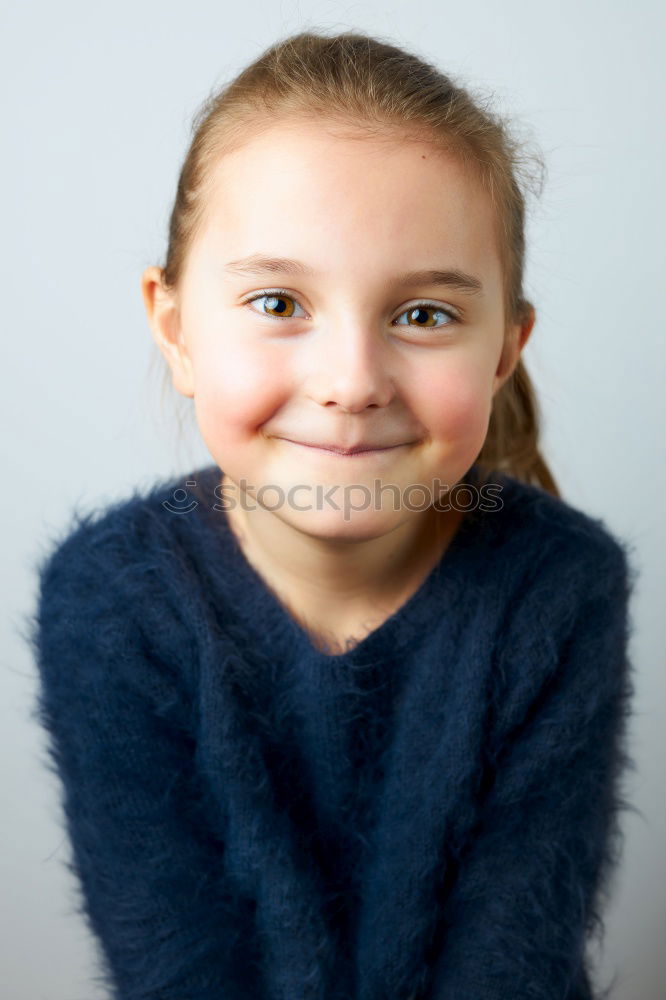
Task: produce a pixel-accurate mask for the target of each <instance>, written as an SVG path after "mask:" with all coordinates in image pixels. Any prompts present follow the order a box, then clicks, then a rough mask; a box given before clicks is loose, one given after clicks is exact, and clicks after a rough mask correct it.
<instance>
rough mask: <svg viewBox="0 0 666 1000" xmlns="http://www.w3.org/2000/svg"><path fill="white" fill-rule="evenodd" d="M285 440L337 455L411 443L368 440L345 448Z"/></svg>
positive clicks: (386, 449) (384, 448)
mask: <svg viewBox="0 0 666 1000" xmlns="http://www.w3.org/2000/svg"><path fill="white" fill-rule="evenodd" d="M284 440H285V441H291V443H292V444H300V445H303V446H304V447H306V448H318V449H320V450H322V451H332V452H335V454H336V455H358V454H361V453H362V452H365V451H390V450H391V449H392V448H400V447H402V445H403V444H409V443H411V442H407V441H400V442H398V443H397V444H374V443H372V442H366V443H361V444H356V445H353V446H352V447H349V448H345V447H343V446H341V445H337V444H327V443H322V444H318V443H317V442H314V441H295V440H294V439H293V438H284Z"/></svg>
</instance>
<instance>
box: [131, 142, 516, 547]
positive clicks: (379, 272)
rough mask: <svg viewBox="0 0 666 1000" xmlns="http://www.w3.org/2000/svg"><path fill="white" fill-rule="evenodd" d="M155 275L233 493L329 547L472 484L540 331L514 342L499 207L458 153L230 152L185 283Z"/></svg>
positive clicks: (180, 384)
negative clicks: (253, 499)
mask: <svg viewBox="0 0 666 1000" xmlns="http://www.w3.org/2000/svg"><path fill="white" fill-rule="evenodd" d="M258 256H262V257H269V258H282V259H290V260H291V261H292V262H294V261H295V262H299V264H301V265H305V267H301V268H299V267H297V266H294V265H293V264H291V265H290V264H287V263H283V264H280V265H278V264H277V263H275V262H274V263H273V265H267V264H266V263H263V264H262V263H260V262H258V261H257V262H256V263H255V265H254V267H253V269H252V270H250V264H249V263H247V258H249V257H255V258H256V257H258ZM243 260H245V261H246V263H244V264H241V263H238V262H240V261H243ZM232 262H236V263H235V264H234V265H233V266H232ZM452 271H456V272H459V277H460V275H464V280H463V281H460V282H459V283H458V284H454V283H452V276H451V274H450V273H449V274H448V275H447V274H440V275H439V276H437V275H435V274H430V275H428V274H421V275H420V276H417V275H416V274H415V272H452ZM410 273H411V275H412V277H406V275H408V274H410ZM158 275H159V271H158V269H156V268H149V269H148V270H147V271H146V272H145V273H144V278H143V288H144V299H145V302H146V306H147V309H148V313H149V318H150V322H151V327H152V330H153V334H154V336H155V338H156V340H157V342H158V344H159V346H160V348H161V349H162V351H163V353H164V355H165V357H166V358H167V360H168V362H169V364H170V366H171V369H172V373H173V380H174V385H175V387H176V388H177V389H178V390H179V391H180V392H182V393H183V394H184V395H187V396H193V397H194V406H195V411H196V418H197V422H198V425H199V429H200V431H201V434H202V437H203V439H204V441H205V443H206V445H207V447H208V450H209V451H210V454H211V456H212V457H213V459H214V460H215V462H216V463H217V464H218V465H219V467H220V468H221V469H222V470H223V472H224V473H225V483H226V482H228V481H229V480H231V481H233V482H234V483H236V484H239V483H241V481H242V480H243V481H244V482H245V485H246V487H247V488H248V489H249V490H250V493H251V494H252V495H253V496H256V493H257V490H258V489H260V488H261V487H263V493H262V494H260V500H261V503H262V504H263V505H264V506H265V507H267V508H273V515H272V516H273V517H277V518H279V519H280V520H281V521H282V522H283V523H284V524H285V525H290V526H291V527H292V528H294V529H296V530H298V531H301V532H306V533H309V534H311V535H313V536H317V537H320V538H330V539H345V540H352V539H363V538H371V537H378V536H379V535H383V534H386V533H387V532H390V531H391V530H393V529H395V528H396V527H398V526H399V525H401V524H404V523H405V522H406V520H407V519H409V518H413V517H415V516H416V515H417V512H418V511H419V510H420V509H422V508H423V507H424V506H425V504H424V499H425V498H428V499H429V501H432V500H434V499H437V496H438V493H439V489H441V487H447V486H452V485H454V484H455V483H456V482H458V481H459V480H460V479H461V477H463V476H464V474H465V473H466V472H467V471H468V470H469V468H470V466H471V465H472V463H473V462H474V460H475V459H476V457H477V456H478V454H479V452H480V450H481V448H482V446H483V443H484V440H485V437H486V433H487V430H488V422H489V418H490V412H491V405H492V399H493V395H494V393H495V392H496V391H497V389H498V388H499V387H500V385H501V384H502V382H503V381H504V380H505V379H506V378H507V377H508V376H509V375H510V374H511V371H512V370H513V368H514V367H515V364H516V362H517V360H518V355H519V353H520V350H521V348H522V346H523V344H524V342H525V340H526V339H527V336H528V335H529V331H530V329H531V325H532V322H533V319H532V321H531V322H530V323H529V324H528V325H526V326H524V327H523V328H520V327H516V328H511V329H510V330H509V336H508V337H507V338H506V340H505V338H504V332H505V331H504V322H505V317H504V312H503V298H502V273H501V268H500V261H499V257H498V252H497V246H496V240H495V234H494V220H493V213H492V206H491V204H490V201H489V199H488V197H487V195H486V194H485V192H484V191H483V190H482V189H481V188H480V187H479V186H478V184H477V183H476V182H475V181H474V180H473V179H472V178H471V177H469V176H467V175H465V173H464V172H463V169H462V167H461V166H460V164H459V162H458V161H457V160H456V159H455V158H453V157H452V156H451V155H450V154H444V153H442V152H438V151H436V150H435V149H434V148H433V147H432V146H431V145H430V144H427V143H425V142H422V141H419V140H409V141H407V140H403V141H395V142H392V143H387V142H385V141H382V142H378V141H375V140H372V139H367V138H364V139H363V140H362V141H359V140H358V139H355V138H350V137H349V136H347V137H346V138H343V137H341V136H340V135H336V134H334V132H333V129H332V128H331V130H330V131H329V130H327V131H325V130H324V129H323V127H322V125H321V123H319V124H317V123H314V124H312V125H309V124H307V123H306V124H304V123H300V122H299V123H298V124H296V123H293V124H291V125H288V124H280V125H276V126H274V127H271V128H270V130H268V131H266V132H264V133H263V134H261V135H259V136H257V137H255V138H252V139H251V140H249V141H248V142H247V144H246V145H244V146H243V147H242V148H239V149H238V150H236V151H234V152H233V153H231V154H227V155H226V156H224V157H223V158H221V160H220V161H219V163H218V164H217V166H216V167H215V174H214V178H213V184H212V187H211V196H210V201H209V203H208V205H207V208H206V216H205V219H204V224H203V227H202V229H201V230H200V231H199V233H198V235H197V236H196V238H195V240H194V242H193V244H192V246H191V248H190V252H189V255H188V257H187V260H186V266H185V271H184V273H183V275H182V280H181V283H180V285H179V287H178V289H177V292H174V293H169V294H165V293H163V292H161V291H160V290H159V286H158V282H157V281H156V280H155V279H156V277H157V276H158ZM465 282H466V283H467V285H468V286H469V287H466V286H465ZM251 299H254V301H250V300H251ZM308 444H309V445H312V444H315V445H337V446H339V447H340V448H351V447H353V446H356V445H362V446H366V447H367V446H371V445H374V446H375V447H384V448H385V450H382V451H375V452H367V453H366V454H363V453H361V454H357V455H353V456H350V455H340V454H336V453H334V452H332V451H325V450H322V449H321V448H317V447H308V446H307V445H308ZM388 446H391V447H388ZM377 480H379V482H380V484H381V486H382V488H383V490H384V493H383V499H382V497H381V495H378V494H377V493H376V483H377ZM387 484H389V485H387ZM390 484H392V485H390ZM417 486H420V487H422V488H421V489H417V488H416V487H417ZM333 487H337V490H333V491H332V492H331V489H332V488H333ZM345 487H347V489H346V490H344V488H345ZM359 487H360V488H359ZM363 487H366V490H364V489H363ZM410 487H412V488H413V489H412V491H411V492H410ZM438 487H439V489H438ZM290 491H291V492H290ZM326 491H329V493H328V495H329V496H332V498H333V501H334V502H335V504H336V505H337V506H338V507H339V508H340V509H338V510H336V509H335V507H334V506H333V503H328V502H325V501H323V496H324V494H325V493H326ZM393 495H394V496H395V497H396V500H393V499H392V496H393ZM345 496H346V497H347V504H346V510H345ZM350 505H351V508H352V509H351V511H350ZM410 505H411V507H410ZM353 508H359V509H353ZM250 516H251V515H250Z"/></svg>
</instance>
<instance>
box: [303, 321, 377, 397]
mask: <svg viewBox="0 0 666 1000" xmlns="http://www.w3.org/2000/svg"><path fill="white" fill-rule="evenodd" d="M311 346H312V347H313V353H312V357H311V359H310V364H309V368H308V371H309V377H308V383H309V395H310V397H311V398H312V399H314V400H315V402H317V403H319V404H320V405H321V406H339V407H340V408H341V409H344V410H346V411H348V412H350V413H355V412H359V411H361V410H364V409H366V407H368V406H387V405H388V404H389V402H390V401H391V399H392V398H393V396H394V394H395V386H394V373H393V372H392V371H391V370H390V369H391V363H390V358H389V354H388V347H387V345H386V343H385V342H384V341H383V340H382V337H381V335H380V334H379V333H377V332H376V331H375V332H373V331H371V330H369V329H367V328H366V327H365V326H361V325H359V324H356V325H352V324H346V326H345V329H344V331H342V332H341V331H336V332H335V333H332V332H331V331H330V330H327V331H324V330H321V331H320V332H319V334H318V336H317V338H316V339H315V341H314V342H313V343H312V345H311Z"/></svg>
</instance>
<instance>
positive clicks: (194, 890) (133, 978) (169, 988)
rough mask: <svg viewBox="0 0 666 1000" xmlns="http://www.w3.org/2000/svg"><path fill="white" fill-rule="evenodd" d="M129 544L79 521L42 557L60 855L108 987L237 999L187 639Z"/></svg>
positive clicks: (40, 701)
mask: <svg viewBox="0 0 666 1000" xmlns="http://www.w3.org/2000/svg"><path fill="white" fill-rule="evenodd" d="M130 555H131V547H130V546H129V545H125V546H124V547H123V546H122V545H119V542H118V539H117V538H114V537H113V535H112V534H111V533H107V534H106V535H105V533H104V532H103V531H102V530H100V531H98V532H97V533H95V532H93V531H92V530H91V529H90V528H87V527H85V526H84V528H79V530H78V531H77V532H75V533H74V534H73V535H72V536H71V537H69V538H68V539H67V540H66V542H65V543H64V544H62V545H61V546H60V547H59V548H58V549H57V551H56V552H55V554H54V555H53V556H52V557H51V558H50V559H49V560H48V561H45V562H44V564H43V565H42V567H41V568H40V590H39V598H38V606H37V613H36V616H35V618H34V625H33V632H32V636H31V641H32V643H33V646H34V652H35V659H36V663H37V667H38V680H39V688H38V698H37V702H36V708H35V710H34V711H35V715H36V717H37V719H38V721H39V722H40V723H41V725H42V726H43V727H44V728H45V729H46V731H47V734H48V739H49V742H48V757H49V759H48V761H47V766H48V767H49V770H51V771H52V772H53V773H55V774H56V776H57V777H58V779H59V785H60V789H61V792H62V799H61V801H62V806H63V807H64V815H65V821H66V832H67V834H68V837H69V841H70V845H71V857H72V860H71V862H66V863H65V865H66V867H67V869H68V870H69V871H70V872H72V873H73V874H74V876H75V879H76V882H75V886H77V887H78V888H79V889H80V893H81V903H80V904H79V907H78V908H79V911H80V912H81V914H82V915H83V917H84V919H85V920H86V922H87V923H88V925H89V928H90V929H91V930H92V932H93V935H94V938H93V940H95V939H96V943H97V944H99V945H101V949H100V950H99V952H98V953H99V958H100V961H101V964H100V975H99V976H98V977H96V978H97V979H98V980H99V981H100V982H101V983H102V984H103V986H105V987H106V988H107V989H109V990H110V994H109V995H111V996H112V997H113V998H114V1000H140V998H141V1000H148V998H155V1000H157V998H159V1000H186V998H187V1000H213V998H215V1000H220V998H221V997H222V996H224V997H225V1000H230V998H231V1000H235V998H236V997H238V1000H240V998H241V996H244V995H245V991H244V990H240V989H239V990H238V993H236V992H235V991H234V990H235V987H234V983H235V982H236V975H235V974H236V972H237V971H238V970H237V968H236V963H238V962H239V961H241V960H242V958H243V955H242V952H241V950H240V947H237V945H239V944H240V942H239V941H238V936H239V935H240V933H241V930H242V927H243V922H242V918H243V916H244V913H243V909H242V906H241V902H236V903H235V904H234V903H233V902H232V901H231V900H230V899H229V898H228V897H227V896H226V894H225V892H224V891H223V887H222V883H221V879H222V858H223V845H222V843H221V840H220V838H219V837H218V836H217V835H216V834H214V833H213V832H212V828H211V826H210V824H208V822H207V817H206V815H205V808H204V796H202V794H201V790H200V789H199V787H198V785H197V782H196V778H195V774H196V766H195V765H196V761H195V750H196V746H195V740H194V739H193V736H192V733H191V732H190V726H189V722H187V721H186V720H187V697H188V695H187V692H186V691H185V690H184V687H185V685H183V684H182V682H181V674H182V670H181V671H179V670H178V663H177V661H178V658H179V657H183V656H188V655H189V656H190V657H191V656H193V655H195V654H194V652H193V650H192V649H188V648H187V640H185V642H183V638H182V633H183V631H184V627H183V626H182V622H176V619H175V617H174V615H173V613H172V612H171V611H170V610H169V607H168V604H167V603H166V601H164V602H163V603H159V602H158V601H156V599H155V596H154V594H155V591H154V590H153V597H152V599H151V600H150V601H148V600H147V599H144V591H145V584H146V582H147V579H146V573H148V578H150V579H152V576H151V572H150V571H151V567H150V566H148V569H146V564H147V562H148V560H146V559H145V558H144V560H143V565H142V566H141V570H140V572H138V573H137V571H136V566H133V565H132V562H131V559H130V558H129V557H130ZM134 562H136V560H134ZM142 577H143V579H142ZM153 582H154V581H153ZM157 592H158V594H159V590H158V591H157ZM177 625H179V626H180V627H177Z"/></svg>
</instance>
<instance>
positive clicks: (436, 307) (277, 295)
mask: <svg viewBox="0 0 666 1000" xmlns="http://www.w3.org/2000/svg"><path fill="white" fill-rule="evenodd" d="M261 299H269V300H271V299H272V300H273V301H274V302H276V303H277V302H279V300H280V299H286V300H289V301H291V302H293V303H294V304H296V305H298V303H297V300H296V298H295V297H294V296H293V295H291V294H290V293H289V292H287V291H286V289H284V288H270V289H264V290H263V291H261V292H258V293H257V294H256V295H252V296H251V297H250V298H248V299H245V300H244V303H243V304H244V305H248V306H249V305H250V304H251V303H253V302H258V301H259V300H261ZM252 308H253V307H252ZM270 308H272V309H277V308H278V307H277V305H274V306H271V307H270ZM299 308H302V306H300V307H299ZM253 311H254V312H258V314H259V315H260V316H264V317H266V318H268V319H278V320H280V319H294V318H296V319H302V318H303V316H297V315H295V313H294V312H293V311H292V312H288V311H287V310H284V311H283V312H282V313H281V314H278V315H277V316H271V314H270V313H266V312H263V311H261V310H257V309H254V308H253ZM427 312H433V313H435V314H437V313H439V314H440V315H442V316H446V317H447V318H448V319H449V322H448V323H444V324H443V325H437V324H436V323H416V324H411V323H409V322H407V323H398V322H397V320H398V319H400V318H401V317H402V316H406V315H408V314H409V315H410V317H413V316H414V315H415V314H417V315H418V314H419V313H427ZM304 315H305V313H304ZM393 322H394V323H396V324H397V325H398V326H407V327H410V328H411V329H415V330H419V329H425V330H427V329H436V330H443V329H446V328H448V327H449V326H452V325H453V324H454V323H458V322H460V317H459V316H458V314H457V313H455V312H454V311H453V310H452V309H450V308H448V307H446V306H442V305H441V304H440V303H438V302H431V301H429V300H424V301H417V302H414V303H412V304H411V305H409V306H408V307H407V308H406V309H404V310H403V311H402V312H401V313H400V314H399V315H398V317H396V319H395V320H393Z"/></svg>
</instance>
